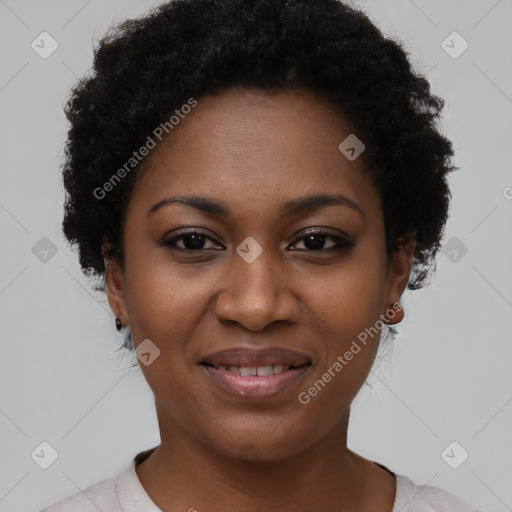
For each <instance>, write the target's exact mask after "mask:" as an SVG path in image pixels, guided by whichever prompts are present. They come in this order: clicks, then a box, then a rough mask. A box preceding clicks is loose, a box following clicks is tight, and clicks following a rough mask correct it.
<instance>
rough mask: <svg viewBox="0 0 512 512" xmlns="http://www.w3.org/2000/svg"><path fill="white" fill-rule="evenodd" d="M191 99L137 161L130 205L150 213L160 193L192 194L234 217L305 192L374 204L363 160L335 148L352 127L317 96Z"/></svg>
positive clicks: (236, 92) (240, 92)
mask: <svg viewBox="0 0 512 512" xmlns="http://www.w3.org/2000/svg"><path fill="white" fill-rule="evenodd" d="M197 101H198V104H197V106H195V107H194V109H193V110H192V111H191V112H190V113H189V114H187V115H185V116H183V117H182V119H181V120H180V122H179V124H178V125H177V126H175V127H174V128H173V130H172V131H171V132H170V133H169V134H168V135H167V136H166V138H164V139H163V141H162V142H161V143H160V144H159V145H158V146H157V147H156V148H155V149H154V150H153V151H152V152H151V153H150V155H149V156H148V157H146V160H144V161H143V162H142V164H141V166H140V170H139V171H138V183H137V185H136V187H135V190H134V194H133V199H132V200H133V201H135V202H136V204H142V203H144V205H145V206H147V207H148V208H151V206H153V205H154V204H155V203H156V202H158V201H161V200H162V199H163V198H164V196H165V195H176V194H186V195H191V194H195V195H205V196H208V197H215V198H218V199H219V200H222V201H223V202H225V203H229V204H231V205H233V208H232V209H233V210H237V213H239V211H240V209H241V208H242V207H243V206H244V205H245V206H246V207H248V206H249V205H250V204H253V203H254V202H255V201H257V203H258V205H257V206H258V207H259V208H260V209H264V208H265V207H266V206H268V207H271V203H274V202H279V203H281V202H282V201H283V200H285V199H286V198H290V197H299V196H304V195H306V194H308V193H340V194H343V195H345V196H346V197H348V198H349V199H352V200H353V201H354V202H356V203H360V202H361V203H366V202H368V201H371V200H375V199H377V200H378V197H377V196H376V191H375V190H374V187H373V183H372V181H371V179H370V178H369V175H368V172H367V170H366V169H365V166H364V163H363V159H362V158H359V159H356V160H354V161H350V160H348V159H347V158H346V157H345V155H344V154H342V153H341V152H340V150H339V145H340V143H341V142H342V141H343V140H344V139H346V138H347V137H348V136H349V135H351V134H353V133H354V129H353V128H352V127H351V125H350V124H349V123H348V122H347V121H346V120H344V119H343V117H342V116H341V115H340V114H339V113H337V112H335V111H334V109H332V108H331V107H330V106H329V105H328V104H326V103H325V102H323V101H321V100H320V99H318V98H316V97H315V96H313V95H311V94H308V93H307V92H304V91H286V92H285V91H280V92H273V93H266V92H263V91H259V90H244V89H232V90H229V91H226V92H223V93H220V94H218V95H209V96H205V97H202V98H198V100H197ZM150 203H151V204H150ZM276 211H277V210H276Z"/></svg>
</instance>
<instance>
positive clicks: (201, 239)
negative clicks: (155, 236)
mask: <svg viewBox="0 0 512 512" xmlns="http://www.w3.org/2000/svg"><path fill="white" fill-rule="evenodd" d="M208 241H210V242H214V241H213V240H212V239H211V238H209V237H208V236H206V235H205V234H204V233H201V232H200V231H187V232H185V233H181V234H179V235H177V236H175V237H173V238H170V239H168V240H164V241H163V242H162V246H165V247H171V248H172V249H176V250H180V251H189V252H192V251H207V250H212V249H216V248H217V247H218V245H214V246H213V247H205V244H206V245H207V242H208ZM178 243H181V244H182V246H179V245H178Z"/></svg>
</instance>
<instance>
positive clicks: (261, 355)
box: [201, 347, 311, 368]
mask: <svg viewBox="0 0 512 512" xmlns="http://www.w3.org/2000/svg"><path fill="white" fill-rule="evenodd" d="M201 363H208V364H211V365H212V366H215V367H217V366H244V367H249V368H252V367H258V366H272V365H277V364H282V365H286V364H289V365H290V366H304V365H306V364H310V363H311V360H310V359H309V358H308V357H307V356H305V355H304V354H301V353H300V352H295V351H293V350H288V349H285V348H279V347H274V348H262V349H248V348H229V349H226V350H221V351H220V352H215V353H213V354H210V355H208V356H206V357H205V358H204V359H202V361H201Z"/></svg>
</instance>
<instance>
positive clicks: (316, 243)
mask: <svg viewBox="0 0 512 512" xmlns="http://www.w3.org/2000/svg"><path fill="white" fill-rule="evenodd" d="M302 240H304V242H303V243H304V249H298V250H306V251H317V252H323V251H326V250H335V249H344V248H348V247H354V245H355V243H354V241H353V240H351V239H349V238H345V237H341V236H336V235H331V234H329V233H326V232H325V231H312V232H309V233H307V234H306V235H304V236H302V237H301V238H300V239H299V241H302ZM327 240H330V241H331V246H330V247H328V248H325V244H326V241H327ZM333 242H334V243H333Z"/></svg>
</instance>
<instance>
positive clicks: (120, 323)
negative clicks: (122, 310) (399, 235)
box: [116, 317, 123, 331]
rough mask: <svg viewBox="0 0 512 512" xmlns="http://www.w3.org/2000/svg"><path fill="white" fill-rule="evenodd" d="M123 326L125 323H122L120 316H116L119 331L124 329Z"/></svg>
mask: <svg viewBox="0 0 512 512" xmlns="http://www.w3.org/2000/svg"><path fill="white" fill-rule="evenodd" d="M122 327H123V324H122V322H121V320H119V318H117V317H116V329H117V330H118V331H120V330H121V329H122Z"/></svg>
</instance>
